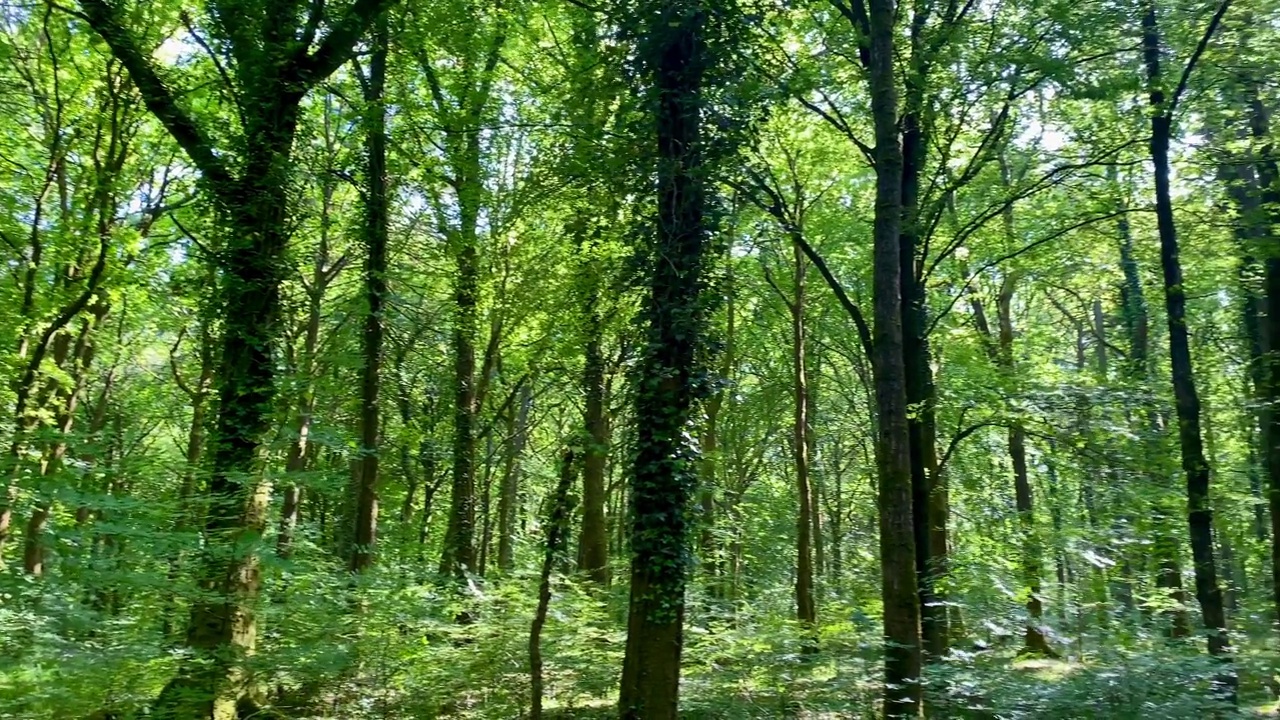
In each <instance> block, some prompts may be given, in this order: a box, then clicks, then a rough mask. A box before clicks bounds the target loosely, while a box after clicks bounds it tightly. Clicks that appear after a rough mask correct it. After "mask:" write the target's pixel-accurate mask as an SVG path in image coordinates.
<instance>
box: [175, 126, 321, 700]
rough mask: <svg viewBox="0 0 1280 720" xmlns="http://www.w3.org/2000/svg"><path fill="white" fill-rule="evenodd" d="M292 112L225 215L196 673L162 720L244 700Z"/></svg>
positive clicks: (178, 681) (262, 518)
mask: <svg viewBox="0 0 1280 720" xmlns="http://www.w3.org/2000/svg"><path fill="white" fill-rule="evenodd" d="M295 112H296V108H295V109H294V110H291V111H290V112H289V113H288V118H287V122H286V124H285V125H284V126H283V127H275V128H272V130H271V131H270V132H267V129H266V128H263V132H262V135H260V136H259V137H261V138H262V141H263V142H264V144H265V143H270V144H267V145H266V146H265V147H261V148H259V152H257V153H254V154H253V156H256V157H258V158H261V160H259V161H258V165H259V167H258V168H257V169H256V170H253V169H250V170H248V171H247V172H246V178H247V179H246V180H245V182H244V185H245V187H244V191H243V192H244V195H243V197H244V198H246V199H245V201H244V202H243V204H241V205H239V206H231V207H227V208H226V209H225V212H226V213H227V215H228V219H229V220H231V219H233V218H234V222H235V223H236V227H238V228H239V229H240V232H241V236H240V237H239V238H237V239H236V240H237V241H236V242H233V243H231V245H230V247H229V248H228V252H227V278H226V280H225V281H224V289H223V293H224V295H223V308H224V311H223V341H222V352H221V359H220V362H219V368H218V372H217V373H216V378H217V381H218V390H219V400H220V402H219V405H218V415H217V418H216V420H215V425H214V433H213V436H212V437H211V438H210V453H211V456H212V472H211V476H210V479H209V488H208V511H207V513H206V519H205V527H204V532H205V537H206V538H207V539H208V540H207V544H206V546H205V549H204V552H203V558H202V563H201V565H202V568H201V573H200V580H199V583H200V587H201V595H200V596H199V597H197V598H196V599H194V600H193V601H192V606H191V617H190V621H189V622H188V625H187V638H186V641H187V646H188V647H190V648H192V649H193V650H195V651H196V653H197V657H199V658H200V659H201V662H198V663H187V664H184V665H183V666H182V668H181V669H180V671H179V674H178V676H177V677H175V678H174V679H173V680H172V681H171V682H170V683H169V685H167V686H166V687H165V689H164V691H163V692H162V693H161V695H160V698H159V699H158V700H157V705H156V714H157V716H158V717H160V718H163V719H165V720H170V719H172V720H178V719H179V718H181V719H183V720H185V719H186V718H213V719H214V720H224V719H225V720H229V719H230V718H232V717H234V716H235V705H236V702H237V700H238V699H239V698H240V697H241V695H242V694H243V693H244V692H245V687H244V682H245V681H246V679H247V678H246V676H245V675H244V673H243V669H242V662H243V659H244V657H245V656H247V655H249V654H251V653H252V652H253V649H254V645H255V641H256V633H257V628H256V617H255V611H254V605H255V603H256V600H257V597H258V592H259V589H260V585H261V570H260V567H259V562H258V560H259V557H258V552H259V549H258V545H259V543H260V541H261V537H262V533H263V530H264V527H265V524H266V517H267V504H268V498H269V496H270V486H269V485H268V484H267V482H266V481H265V480H264V479H263V478H262V459H261V458H260V457H259V455H258V447H259V442H260V440H261V438H262V437H263V435H264V434H265V432H266V430H267V428H268V426H269V424H270V421H271V417H272V415H273V412H274V392H273V389H274V379H275V378H274V365H275V363H274V359H273V358H272V356H271V348H272V346H273V344H274V338H275V337H276V336H277V322H278V313H279V302H280V281H281V279H282V278H281V276H282V274H283V262H282V260H283V253H284V249H285V244H286V240H287V230H286V227H287V221H286V215H285V208H286V207H287V206H288V198H287V195H286V183H285V176H284V175H283V173H286V172H287V168H288V166H289V162H290V160H289V146H290V144H291V143H292V138H293V127H294V125H293V120H294V117H295V115H294V113H295Z"/></svg>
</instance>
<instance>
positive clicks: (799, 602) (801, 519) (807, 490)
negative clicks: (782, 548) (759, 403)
mask: <svg viewBox="0 0 1280 720" xmlns="http://www.w3.org/2000/svg"><path fill="white" fill-rule="evenodd" d="M792 248H793V258H792V259H793V262H794V285H795V297H794V299H793V301H792V302H791V365H792V376H791V377H792V387H793V397H792V400H793V404H794V406H795V417H794V422H793V426H792V439H791V445H792V452H793V453H794V458H795V471H796V496H797V498H798V499H799V502H800V512H799V514H798V515H797V517H796V619H797V620H799V621H800V625H801V627H802V629H803V631H804V632H805V634H806V636H807V637H809V636H810V634H811V631H812V629H813V626H814V622H815V621H816V620H817V612H816V610H815V607H814V600H813V546H812V543H813V514H814V507H813V493H812V489H811V487H810V485H809V460H810V458H809V451H810V450H811V449H812V443H810V442H809V375H808V372H807V368H806V367H805V365H806V359H805V344H806V343H807V342H808V338H807V337H806V333H805V301H806V299H805V275H806V273H807V271H808V262H807V261H806V259H805V257H804V252H803V251H802V250H801V249H800V245H799V243H793V244H792ZM815 639H816V638H813V637H809V639H808V640H807V645H806V648H807V649H809V650H816V649H817V646H816V644H814V643H813V640H815Z"/></svg>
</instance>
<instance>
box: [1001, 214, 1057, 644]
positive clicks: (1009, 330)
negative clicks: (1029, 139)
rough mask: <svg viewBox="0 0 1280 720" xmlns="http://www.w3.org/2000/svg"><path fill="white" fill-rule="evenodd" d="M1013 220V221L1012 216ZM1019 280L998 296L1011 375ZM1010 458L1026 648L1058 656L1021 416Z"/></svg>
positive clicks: (1011, 277) (1004, 362) (1012, 276)
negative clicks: (1050, 635)
mask: <svg viewBox="0 0 1280 720" xmlns="http://www.w3.org/2000/svg"><path fill="white" fill-rule="evenodd" d="M1009 222H1010V223H1012V219H1011V218H1010V220H1009ZM1016 282H1017V275H1016V272H1010V273H1009V274H1007V275H1006V276H1005V279H1004V282H1003V284H1002V286H1001V288H1000V295H999V297H998V298H997V299H996V314H997V316H998V319H999V324H1000V344H999V349H998V351H997V361H998V363H999V365H1000V366H1001V368H1002V369H1003V370H1004V372H1006V373H1007V374H1008V375H1009V376H1010V377H1012V376H1013V375H1014V373H1015V371H1016V370H1015V367H1014V355H1013V293H1014V289H1015V285H1016ZM1009 459H1010V460H1011V461H1012V464H1013V488H1014V506H1015V508H1016V509H1017V511H1018V524H1019V526H1020V528H1021V530H1022V575H1023V582H1024V583H1025V584H1026V588H1027V615H1028V616H1029V619H1030V622H1028V623H1027V627H1026V632H1025V635H1024V641H1023V642H1024V647H1023V651H1024V652H1026V653H1030V654H1034V655H1044V656H1048V657H1057V653H1055V652H1054V651H1053V649H1052V648H1050V647H1049V642H1048V640H1046V639H1045V635H1044V631H1043V630H1042V629H1041V622H1042V619H1043V616H1044V605H1043V603H1042V601H1041V595H1040V593H1041V587H1040V580H1041V574H1042V561H1043V558H1042V547H1041V543H1040V537H1039V534H1038V531H1037V528H1036V521H1035V501H1034V498H1033V495H1032V492H1031V479H1030V477H1029V476H1028V474H1027V433H1026V430H1025V429H1024V428H1023V426H1022V423H1021V421H1019V420H1018V419H1017V418H1014V419H1013V421H1012V423H1011V424H1010V427H1009Z"/></svg>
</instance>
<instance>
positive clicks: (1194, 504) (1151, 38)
mask: <svg viewBox="0 0 1280 720" xmlns="http://www.w3.org/2000/svg"><path fill="white" fill-rule="evenodd" d="M1143 6H1144V7H1143V14H1142V45H1143V59H1144V62H1145V64H1146V69H1147V82H1148V86H1149V89H1150V101H1151V110H1152V113H1151V158H1152V161H1153V162H1154V164H1155V184H1156V223H1157V227H1158V230H1159V235H1160V266H1161V270H1162V271H1163V274H1164V298H1165V313H1166V315H1167V319H1168V326H1169V360H1170V366H1171V370H1172V375H1173V394H1174V406H1175V408H1176V411H1177V418H1178V442H1179V445H1180V446H1181V449H1182V469H1183V472H1184V473H1185V474H1186V478H1187V520H1188V525H1189V526H1190V534H1191V555H1192V559H1193V562H1194V565H1195V567H1194V571H1195V583H1196V600H1198V601H1199V604H1200V612H1201V615H1202V616H1203V622H1204V627H1205V629H1206V630H1207V631H1208V634H1209V642H1208V645H1209V652H1210V653H1211V654H1212V655H1214V656H1215V657H1218V658H1220V659H1222V660H1223V661H1224V662H1228V661H1229V660H1230V649H1231V648H1230V640H1229V638H1228V636H1227V620H1226V613H1225V610H1224V607H1223V602H1222V588H1221V587H1220V586H1219V584H1218V576H1217V567H1216V565H1215V562H1214V556H1213V510H1212V508H1211V506H1210V504H1209V465H1208V463H1207V461H1206V460H1205V456H1204V448H1203V445H1202V441H1201V432H1200V398H1199V396H1198V395H1197V393H1196V383H1195V376H1194V373H1193V370H1192V365H1191V348H1190V343H1189V341H1188V332H1187V311H1186V303H1187V297H1186V290H1185V284H1184V280H1183V275H1182V263H1181V261H1180V260H1179V258H1178V236H1177V228H1176V225H1175V223H1174V215H1173V199H1172V195H1171V193H1170V189H1169V175H1170V169H1169V144H1170V140H1171V135H1172V108H1169V107H1166V102H1165V94H1164V90H1163V89H1162V83H1163V78H1162V76H1161V73H1160V34H1159V28H1158V26H1157V21H1156V7H1155V1H1154V0H1143ZM1224 680H1227V681H1229V682H1230V683H1231V685H1230V687H1229V688H1227V690H1228V691H1229V692H1230V694H1231V697H1232V699H1233V700H1234V698H1235V685H1234V683H1235V674H1234V672H1228V673H1227V677H1226V678H1224Z"/></svg>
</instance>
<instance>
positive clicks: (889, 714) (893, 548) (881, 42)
mask: <svg viewBox="0 0 1280 720" xmlns="http://www.w3.org/2000/svg"><path fill="white" fill-rule="evenodd" d="M869 8H870V17H869V23H870V30H871V32H870V85H871V111H872V117H873V120H874V124H875V138H876V146H875V159H876V209H875V227H874V245H875V251H874V256H875V262H874V276H873V286H874V290H873V292H874V306H875V336H874V338H875V339H874V343H873V347H874V355H875V390H876V392H875V394H876V407H877V409H878V411H879V428H878V430H879V432H878V442H877V443H876V466H877V474H878V481H879V488H878V491H879V492H878V504H879V515H880V520H879V522H880V565H881V582H882V585H881V596H882V600H883V603H884V641H885V649H884V652H885V660H884V663H885V667H884V669H885V675H884V679H885V703H884V715H885V717H886V718H903V717H916V716H919V714H920V710H921V690H922V688H921V683H920V671H921V654H920V651H921V647H920V645H921V640H920V603H919V597H918V595H917V585H916V583H917V577H918V576H917V572H916V571H917V564H916V558H917V554H916V547H915V538H916V529H917V525H916V524H915V523H914V522H913V514H912V499H913V498H912V494H913V486H912V474H911V445H910V434H909V426H908V420H907V390H906V381H907V368H906V366H905V363H904V357H903V327H902V313H903V303H904V300H905V298H904V297H903V288H902V276H901V266H902V251H901V246H900V241H901V238H900V237H899V234H900V228H901V223H902V169H903V159H902V150H901V148H900V146H899V145H898V112H897V107H898V100H897V87H896V82H897V81H896V78H895V77H894V57H893V52H894V45H895V43H894V3H893V1H892V0H870V2H869Z"/></svg>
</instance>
